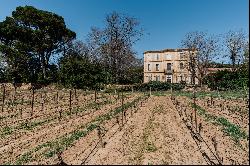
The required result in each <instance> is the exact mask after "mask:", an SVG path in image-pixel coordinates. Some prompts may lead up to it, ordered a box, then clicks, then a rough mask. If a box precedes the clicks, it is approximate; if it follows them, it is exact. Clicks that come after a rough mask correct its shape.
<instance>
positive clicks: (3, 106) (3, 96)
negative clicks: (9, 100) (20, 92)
mask: <svg viewBox="0 0 250 166" xmlns="http://www.w3.org/2000/svg"><path fill="white" fill-rule="evenodd" d="M4 100H5V85H4V84H3V102H2V112H3V107H4Z"/></svg>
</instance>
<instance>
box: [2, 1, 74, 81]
mask: <svg viewBox="0 0 250 166" xmlns="http://www.w3.org/2000/svg"><path fill="white" fill-rule="evenodd" d="M75 36H76V34H75V33H74V32H72V31H71V30H69V29H67V28H66V25H65V22H64V19H63V18H62V17H61V16H59V15H57V14H55V13H51V12H47V11H43V10H39V9H36V8H34V7H32V6H24V7H21V6H19V7H17V8H16V10H15V11H13V12H12V16H11V17H6V19H5V20H4V21H3V22H0V52H1V53H2V54H3V57H4V58H5V59H6V62H7V64H8V65H7V69H6V73H5V75H6V76H5V77H7V80H8V81H12V80H13V81H15V82H37V81H38V82H41V83H44V80H45V82H49V81H51V80H52V78H53V81H56V77H55V75H54V73H55V72H56V70H55V69H56V68H55V66H50V64H49V63H50V60H51V56H52V55H56V54H59V53H60V52H61V51H62V48H63V46H64V45H65V43H67V42H69V41H70V40H72V39H73V38H75ZM51 72H52V73H53V74H52V73H51ZM48 76H49V77H48ZM43 79H44V80H43Z"/></svg>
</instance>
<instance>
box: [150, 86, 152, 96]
mask: <svg viewBox="0 0 250 166" xmlns="http://www.w3.org/2000/svg"><path fill="white" fill-rule="evenodd" d="M151 95H152V93H151V87H149V97H151Z"/></svg>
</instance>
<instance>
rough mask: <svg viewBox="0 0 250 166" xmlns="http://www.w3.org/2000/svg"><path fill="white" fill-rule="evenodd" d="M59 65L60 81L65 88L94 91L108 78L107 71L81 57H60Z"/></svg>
mask: <svg viewBox="0 0 250 166" xmlns="http://www.w3.org/2000/svg"><path fill="white" fill-rule="evenodd" d="M59 65H60V80H61V83H62V84H63V85H64V86H66V87H74V88H82V89H87V88H91V89H96V88H102V87H103V84H104V83H106V81H107V77H109V73H108V71H105V70H103V68H102V66H101V65H100V64H94V63H92V62H91V61H90V60H89V59H87V58H85V57H83V56H81V55H68V56H65V57H62V58H61V59H60V62H59Z"/></svg>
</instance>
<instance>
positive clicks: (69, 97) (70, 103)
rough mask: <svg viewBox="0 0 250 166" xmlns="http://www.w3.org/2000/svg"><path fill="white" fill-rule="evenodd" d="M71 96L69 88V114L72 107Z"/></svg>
mask: <svg viewBox="0 0 250 166" xmlns="http://www.w3.org/2000/svg"><path fill="white" fill-rule="evenodd" d="M71 97H72V91H71V90H70V91H69V112H70V115H71V109H72V108H71V100H72V99H71Z"/></svg>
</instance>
